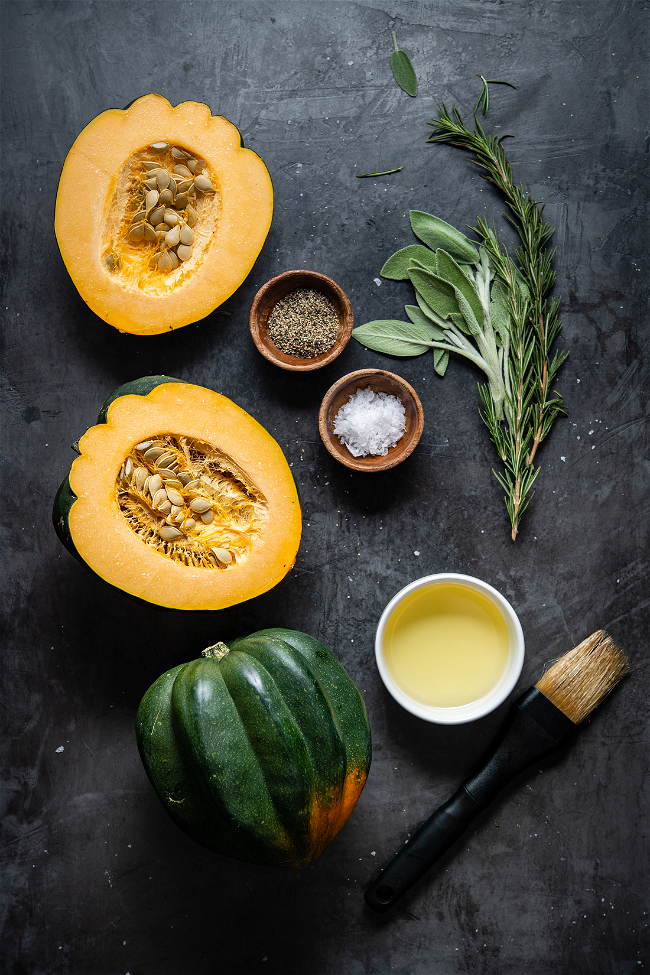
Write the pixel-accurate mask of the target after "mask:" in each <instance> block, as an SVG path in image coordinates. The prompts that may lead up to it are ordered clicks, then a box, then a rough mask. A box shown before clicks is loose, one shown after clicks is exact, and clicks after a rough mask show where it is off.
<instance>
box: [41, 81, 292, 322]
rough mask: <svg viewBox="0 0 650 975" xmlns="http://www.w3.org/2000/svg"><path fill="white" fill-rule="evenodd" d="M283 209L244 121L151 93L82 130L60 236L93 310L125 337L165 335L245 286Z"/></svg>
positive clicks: (69, 171) (62, 190) (60, 209)
mask: <svg viewBox="0 0 650 975" xmlns="http://www.w3.org/2000/svg"><path fill="white" fill-rule="evenodd" d="M272 214H273V187H272V184H271V179H270V177H269V174H268V171H267V169H266V167H265V165H264V163H263V162H262V160H261V159H260V158H259V156H258V155H256V153H254V152H252V151H251V150H250V149H244V148H242V146H241V139H240V135H239V132H238V130H237V129H236V128H235V126H234V125H232V124H231V123H230V122H228V121H227V120H226V119H224V118H221V117H218V116H214V117H213V116H212V115H211V113H210V109H209V108H208V106H207V105H203V104H200V103H198V102H183V103H182V104H180V105H177V106H176V107H175V108H174V107H172V106H171V105H170V103H169V102H168V101H167V100H166V99H165V98H163V97H162V96H160V95H145V96H144V97H142V98H139V99H137V101H135V102H134V103H133V104H132V105H131V106H129V107H128V108H127V109H124V110H118V109H111V110H109V111H106V112H103V113H102V114H101V115H99V116H98V117H97V118H95V119H93V121H92V122H90V123H89V124H88V125H87V126H86V128H85V129H84V130H83V132H81V134H80V135H79V137H78V138H77V140H76V141H75V143H74V145H73V146H72V149H71V150H70V152H69V154H68V157H67V159H66V161H65V165H64V167H63V172H62V174H61V180H60V183H59V190H58V194H57V202H56V218H55V230H56V236H57V240H58V243H59V248H60V251H61V255H62V257H63V260H64V263H65V265H66V267H67V268H68V271H69V272H70V275H71V277H72V280H73V281H74V284H75V286H76V287H77V290H78V291H79V293H80V294H81V296H82V298H83V299H84V301H86V303H87V304H88V305H89V306H90V308H91V309H92V310H93V311H94V312H95V313H96V314H97V315H99V317H100V318H103V319H104V321H106V322H108V323H109V324H111V325H114V326H115V327H116V328H118V329H120V331H123V332H131V333H136V334H144V335H154V334H158V333H161V332H165V331H168V330H170V329H176V328H180V327H182V326H183V325H187V324H189V323H190V322H195V321H198V320H199V319H201V318H203V317H205V316H206V315H208V314H209V313H210V312H211V311H212V310H213V309H214V308H216V307H217V306H218V305H220V304H221V303H222V302H223V301H225V300H226V298H228V297H229V296H230V295H231V294H232V293H233V292H234V291H235V290H236V289H237V288H238V287H239V285H240V284H241V283H242V282H243V281H244V279H245V278H246V276H247V275H248V273H249V271H250V270H251V268H252V266H253V264H254V262H255V259H256V257H257V255H258V254H259V252H260V250H261V248H262V245H263V243H264V240H265V238H266V235H267V233H268V231H269V228H270V225H271V218H272ZM176 238H178V239H176Z"/></svg>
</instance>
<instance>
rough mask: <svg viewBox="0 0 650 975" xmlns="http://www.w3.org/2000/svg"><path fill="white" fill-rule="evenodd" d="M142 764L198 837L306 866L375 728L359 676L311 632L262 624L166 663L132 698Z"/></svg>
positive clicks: (331, 826)
mask: <svg viewBox="0 0 650 975" xmlns="http://www.w3.org/2000/svg"><path fill="white" fill-rule="evenodd" d="M136 733H137V740H138V747H139V749H140V755H141V758H142V761H143V764H144V767H145V769H146V771H147V775H148V776H149V779H150V781H151V783H152V785H153V787H154V789H155V790H156V792H157V794H158V797H159V798H160V800H161V802H162V803H163V805H164V807H165V809H166V810H167V812H168V813H169V815H170V816H171V818H172V819H173V820H174V822H175V823H176V824H177V825H178V826H180V828H181V829H183V830H184V831H185V832H186V833H187V834H188V835H189V836H191V837H192V839H194V840H196V842H197V843H200V844H202V845H203V846H205V847H208V849H210V850H214V851H215V852H217V853H222V854H225V855H226V856H230V857H235V858H236V859H238V860H247V861H249V862H252V863H259V864H267V865H270V866H278V867H289V868H300V867H305V866H307V865H308V864H309V863H311V862H312V861H313V860H315V859H316V857H318V856H320V854H321V853H322V852H323V850H324V849H325V848H326V847H327V846H328V845H329V843H331V841H332V840H333V839H334V837H335V836H336V834H337V833H338V832H339V830H340V829H341V827H342V826H343V824H344V823H345V821H346V820H347V818H348V816H349V815H350V813H351V812H352V809H353V808H354V805H355V803H356V801H357V799H358V798H359V795H360V794H361V790H362V789H363V786H364V784H365V781H366V777H367V774H368V769H369V767H370V757H371V744H370V727H369V724H368V717H367V714H366V708H365V705H364V703H363V700H362V698H361V695H360V694H359V691H358V690H357V688H356V687H355V685H354V683H353V682H352V680H351V679H350V677H349V676H348V674H347V673H346V671H345V670H344V669H343V667H342V666H341V664H340V663H339V662H338V661H337V660H336V658H335V657H334V656H333V655H332V654H331V653H330V652H329V650H326V649H325V647H324V646H322V644H320V643H319V642H318V641H317V640H315V639H313V638H312V637H310V636H308V635H307V634H306V633H298V632H296V631H294V630H285V629H267V630H260V631H259V632H257V633H253V634H251V635H250V636H247V637H241V638H239V639H237V640H233V641H232V642H231V643H230V646H229V647H227V646H225V645H224V644H223V643H217V644H215V646H213V647H209V648H208V649H207V650H204V651H203V655H202V657H201V658H200V659H198V660H193V661H191V662H190V663H186V664H181V665H180V666H178V667H174V668H173V669H172V670H170V671H168V672H167V673H166V674H163V676H162V677H160V678H159V679H158V680H157V681H156V682H155V683H154V684H153V685H152V686H151V687H150V688H149V690H148V691H147V692H146V694H145V695H144V697H143V699H142V702H141V703H140V707H139V708H138V714H137V721H136Z"/></svg>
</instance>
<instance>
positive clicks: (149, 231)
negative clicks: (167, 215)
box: [144, 223, 158, 240]
mask: <svg viewBox="0 0 650 975" xmlns="http://www.w3.org/2000/svg"><path fill="white" fill-rule="evenodd" d="M144 239H145V240H158V235H157V233H156V231H155V230H154V229H153V227H152V226H151V224H150V223H145V224H144Z"/></svg>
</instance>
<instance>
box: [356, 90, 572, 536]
mask: <svg viewBox="0 0 650 975" xmlns="http://www.w3.org/2000/svg"><path fill="white" fill-rule="evenodd" d="M479 77H480V78H481V81H482V82H483V90H482V92H481V95H480V96H479V99H478V102H477V103H476V106H475V109H474V121H475V125H476V127H475V129H474V131H470V130H469V129H468V128H467V126H466V125H465V124H464V122H463V120H462V118H461V116H460V114H459V113H458V111H457V110H456V108H455V107H454V108H453V109H452V113H451V114H450V113H449V112H448V111H447V109H446V107H445V106H444V105H442V106H439V115H440V117H439V118H438V119H436V120H434V121H433V122H432V123H430V124H431V125H433V126H434V131H433V133H432V134H431V136H430V139H429V141H433V142H447V143H449V144H451V145H454V146H459V147H461V148H463V149H468V150H469V151H470V152H472V153H473V154H474V156H475V157H476V158H475V161H476V163H477V165H478V166H480V167H481V168H482V169H483V170H484V171H485V174H486V175H484V178H485V179H487V180H489V181H490V182H492V183H494V185H496V186H497V187H498V188H499V189H500V190H501V192H502V193H503V195H504V197H505V199H506V202H507V204H508V207H509V209H510V211H511V216H510V217H509V219H510V220H511V222H512V223H513V225H514V226H515V228H516V230H517V232H518V234H519V238H520V240H521V246H520V247H519V248H518V250H517V251H516V253H515V258H516V262H515V260H513V259H512V258H511V257H510V255H509V254H508V252H507V250H506V248H505V247H504V246H502V245H501V244H500V243H499V241H498V239H497V235H496V231H495V230H494V229H492V228H490V227H489V226H488V223H487V221H486V220H484V219H479V220H478V226H477V227H475V228H473V229H474V231H475V233H476V234H477V236H478V237H479V238H480V244H479V245H478V247H477V244H476V243H475V242H474V241H471V240H468V238H467V237H465V236H464V235H463V234H461V233H460V232H459V231H458V230H456V229H455V228H454V227H452V226H450V224H448V223H445V221H444V220H441V219H440V217H436V216H433V215H432V214H430V213H424V212H423V211H421V210H411V213H410V219H411V227H412V229H413V232H414V234H415V235H416V237H418V238H419V240H420V241H421V243H418V244H409V245H408V246H407V247H402V248H401V249H400V250H398V251H397V252H396V253H395V254H393V255H391V257H389V258H388V260H387V261H386V263H385V264H384V266H383V267H382V269H381V274H382V276H383V277H385V278H390V279H392V280H395V281H410V282H411V284H412V285H413V287H414V289H415V296H416V299H417V305H406V306H405V311H406V314H407V317H408V319H409V321H408V322H404V321H396V320H393V319H388V320H381V321H374V322H366V323H365V324H364V325H361V326H359V327H358V328H355V329H354V331H353V332H352V335H353V336H354V338H355V339H357V341H359V342H361V343H362V344H363V345H366V346H367V347H368V348H370V349H375V350H376V351H378V352H384V353H387V354H388V355H395V356H414V355H422V354H424V353H425V352H427V351H428V350H429V349H433V354H434V369H435V371H436V372H437V373H438V374H439V375H440V376H444V374H445V371H446V369H447V365H448V362H449V354H450V353H451V352H454V353H456V354H457V355H461V356H464V357H465V358H466V359H469V360H470V361H471V362H473V363H474V364H475V365H476V366H478V368H479V369H481V370H482V371H483V372H484V373H485V376H486V378H487V380H488V382H487V385H483V386H479V393H480V397H481V406H482V411H481V416H482V418H483V420H484V422H485V424H486V426H487V428H488V430H489V432H490V437H491V438H492V440H493V441H494V444H495V446H496V449H497V452H498V455H499V458H500V460H501V462H502V463H503V470H502V471H500V472H497V471H494V475H495V477H496V478H497V480H498V482H499V484H500V485H501V486H502V487H503V489H504V491H505V503H506V508H507V510H508V514H509V516H510V522H511V526H512V539H513V541H514V540H515V538H516V537H517V532H518V531H519V525H520V522H521V518H522V515H523V514H524V511H525V510H526V508H527V507H528V505H529V504H530V501H531V499H532V489H533V485H534V483H535V480H536V479H537V476H538V474H539V470H540V469H539V467H538V468H535V466H534V460H535V455H536V453H537V450H538V448H539V445H540V443H541V442H542V441H543V440H544V438H545V437H546V436H547V435H548V433H549V432H550V429H551V427H552V425H553V421H554V420H555V419H556V418H557V416H558V415H559V414H560V413H564V412H565V410H564V406H563V404H562V398H561V396H559V395H558V394H553V393H552V392H551V389H552V385H553V383H554V382H555V378H556V376H557V372H558V370H559V368H560V366H561V365H562V363H563V362H564V360H565V358H566V355H567V353H565V352H555V353H553V351H552V346H553V343H554V341H555V339H556V338H557V336H558V334H559V332H560V329H561V327H562V326H561V323H560V320H559V318H558V311H559V302H557V301H556V300H555V299H553V300H550V301H549V297H548V296H549V292H550V290H551V288H552V287H553V284H554V281H555V275H554V273H553V269H552V259H553V253H554V252H553V251H551V252H549V250H548V245H549V243H550V241H551V238H552V236H553V228H552V227H550V226H549V224H547V223H545V221H544V219H543V217H542V213H543V205H541V204H537V203H536V202H535V201H534V200H533V199H532V198H531V197H530V196H529V195H527V194H526V193H525V192H524V190H523V189H522V188H521V187H520V186H519V187H518V186H515V184H514V182H513V178H512V169H511V167H510V163H509V162H508V160H507V158H506V155H505V153H504V151H503V146H502V145H501V143H502V140H503V139H504V138H506V136H501V137H500V138H498V139H497V138H496V137H494V136H488V135H487V134H486V133H485V131H484V129H483V128H482V126H481V124H480V122H479V120H478V112H479V111H480V110H481V111H483V113H484V114H485V113H486V112H487V109H488V105H489V88H488V86H489V85H491V84H506V85H509V86H510V87H512V88H514V85H510V83H509V82H501V81H497V82H494V81H487V80H486V79H485V78H483V77H482V76H481V75H479Z"/></svg>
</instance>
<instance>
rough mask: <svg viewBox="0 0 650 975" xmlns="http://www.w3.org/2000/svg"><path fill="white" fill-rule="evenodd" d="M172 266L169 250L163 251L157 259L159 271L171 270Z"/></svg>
mask: <svg viewBox="0 0 650 975" xmlns="http://www.w3.org/2000/svg"><path fill="white" fill-rule="evenodd" d="M173 266H174V264H173V261H172V259H171V255H170V253H169V251H165V253H164V254H161V255H160V258H159V260H158V267H159V268H160V270H161V271H171V269H172V268H173Z"/></svg>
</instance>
